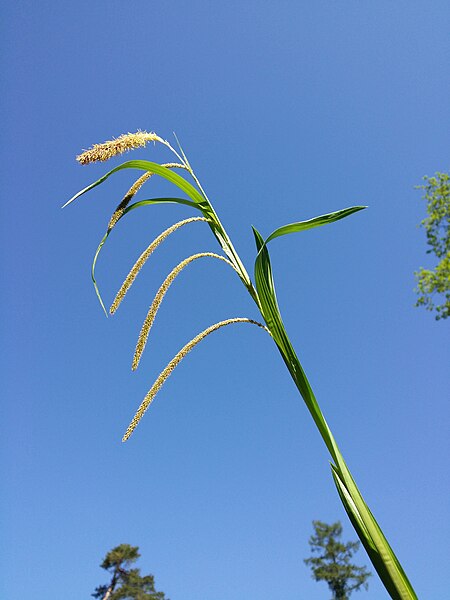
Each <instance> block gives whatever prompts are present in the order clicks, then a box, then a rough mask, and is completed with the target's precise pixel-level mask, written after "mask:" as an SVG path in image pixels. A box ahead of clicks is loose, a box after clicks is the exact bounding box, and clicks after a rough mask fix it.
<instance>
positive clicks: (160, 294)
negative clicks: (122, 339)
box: [131, 252, 234, 371]
mask: <svg viewBox="0 0 450 600" xmlns="http://www.w3.org/2000/svg"><path fill="white" fill-rule="evenodd" d="M204 257H211V258H218V259H219V260H223V262H226V263H227V264H228V265H230V267H232V268H233V269H234V266H233V264H232V263H231V262H230V261H229V260H227V259H226V258H224V257H223V256H220V254H215V253H214V252H200V253H198V254H193V255H192V256H189V257H188V258H185V259H184V260H183V261H181V262H180V264H179V265H177V266H176V267H175V268H174V269H172V271H171V272H170V273H169V275H168V276H167V277H166V279H165V280H164V282H163V284H162V285H161V287H160V288H159V290H158V291H157V292H156V296H155V298H154V299H153V302H152V304H151V306H150V308H149V310H148V313H147V316H146V317H145V321H144V323H143V325H142V329H141V332H140V334H139V338H138V341H137V344H136V350H135V351H134V356H133V364H132V366H131V368H132V370H133V371H135V370H136V369H137V368H138V365H139V361H140V360H141V356H142V353H143V352H144V349H145V346H146V344H147V340H148V336H149V333H150V329H151V327H152V325H153V322H154V320H155V317H156V313H157V312H158V309H159V307H160V305H161V302H162V301H163V298H164V296H165V295H166V293H167V291H168V289H169V287H170V286H171V285H172V283H173V282H174V280H175V278H176V277H177V275H179V274H180V273H181V271H182V270H183V269H184V268H185V267H187V265H188V264H189V263H191V262H193V261H194V260H197V259H198V258H204Z"/></svg>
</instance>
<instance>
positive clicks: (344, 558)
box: [304, 521, 371, 600]
mask: <svg viewBox="0 0 450 600" xmlns="http://www.w3.org/2000/svg"><path fill="white" fill-rule="evenodd" d="M313 527H314V531H315V533H314V535H312V536H311V537H310V538H309V545H310V546H311V551H312V553H313V554H315V553H316V554H317V556H312V557H311V558H307V559H305V561H304V562H305V563H306V564H307V565H310V566H311V570H312V577H313V579H315V580H316V581H326V582H327V583H328V587H329V588H330V590H331V591H332V592H333V600H348V598H349V597H350V594H351V593H352V592H353V591H357V590H359V589H360V588H361V587H364V588H365V589H366V590H367V588H368V583H367V580H368V578H369V577H370V576H371V573H370V572H369V571H367V569H366V567H357V566H356V565H353V564H352V563H351V562H350V560H351V558H352V556H353V554H354V553H355V552H356V551H357V550H358V548H359V542H347V544H343V543H342V542H341V541H340V537H341V535H342V525H341V524H340V522H339V521H338V522H337V523H333V524H332V525H327V524H326V523H322V522H321V521H313Z"/></svg>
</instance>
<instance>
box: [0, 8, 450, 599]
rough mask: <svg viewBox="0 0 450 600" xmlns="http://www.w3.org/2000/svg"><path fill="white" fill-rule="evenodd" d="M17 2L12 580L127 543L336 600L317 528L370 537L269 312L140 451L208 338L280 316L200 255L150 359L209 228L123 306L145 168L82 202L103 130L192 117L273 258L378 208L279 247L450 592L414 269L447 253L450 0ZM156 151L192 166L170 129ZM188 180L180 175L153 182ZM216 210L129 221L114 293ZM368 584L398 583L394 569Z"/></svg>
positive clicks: (299, 328)
mask: <svg viewBox="0 0 450 600" xmlns="http://www.w3.org/2000/svg"><path fill="white" fill-rule="evenodd" d="M2 17H3V18H2V46H3V48H2V75H3V90H4V91H3V94H2V98H1V100H0V102H1V109H2V114H3V115H4V118H3V135H2V139H3V144H2V149H1V153H2V165H3V167H2V171H3V173H2V181H3V192H4V199H3V202H2V207H1V211H2V218H1V221H0V222H1V243H2V264H3V268H2V271H3V281H4V285H3V293H2V296H1V299H0V302H1V305H2V306H1V308H2V310H1V314H2V317H1V327H2V338H3V339H4V340H5V341H4V344H2V347H3V350H2V361H1V369H2V381H3V392H4V393H3V394H2V395H3V407H4V408H3V416H2V435H1V461H2V478H3V491H2V494H1V498H0V503H1V519H2V522H1V528H2V538H3V540H4V543H3V544H2V548H3V549H2V550H1V554H2V556H1V565H2V567H1V568H2V570H4V573H3V575H2V581H3V583H2V586H3V590H2V594H1V595H2V597H3V598H5V599H8V600H19V599H22V598H24V597H25V596H28V595H29V593H30V589H32V596H33V600H44V599H45V600H49V599H53V598H55V599H56V598H60V597H61V596H62V595H64V598H65V599H66V600H79V599H80V598H89V597H90V594H91V592H92V591H93V589H94V588H95V586H96V585H99V584H100V583H102V582H103V581H105V578H104V576H103V572H102V571H101V570H100V569H99V567H98V564H99V563H100V562H101V559H102V557H103V556H104V554H105V553H106V552H107V550H109V549H110V548H111V547H112V546H114V545H117V544H119V543H130V544H132V545H139V547H140V549H141V553H142V559H141V561H140V564H141V567H142V570H143V571H144V572H152V573H153V574H154V575H155V577H156V586H157V589H161V590H163V591H164V592H165V593H166V594H167V596H168V597H170V598H171V600H200V599H205V600H240V599H241V598H247V599H249V600H252V599H255V600H256V599H258V600H259V599H261V598H263V599H264V598H273V597H277V598H283V599H284V600H291V599H292V600H294V599H295V600H315V599H316V598H317V599H320V598H325V597H327V594H328V590H327V589H326V586H325V584H318V583H315V582H314V581H313V580H312V579H311V577H310V574H309V571H308V569H307V567H306V566H305V565H304V564H303V558H305V557H306V556H307V555H308V544H307V540H308V537H309V535H310V533H311V529H312V528H311V521H312V520H313V519H320V520H324V521H329V522H331V521H335V520H338V519H340V520H341V521H342V523H343V525H344V535H345V537H346V538H354V537H355V536H354V534H353V531H352V528H351V526H350V524H349V523H348V521H347V519H346V516H345V514H344V512H343V509H342V508H341V505H340V502H339V499H338V497H337V494H336V492H335V489H334V486H333V483H332V480H331V476H330V473H329V465H328V456H327V453H326V450H325V448H324V446H323V444H322V442H321V440H320V438H319V435H318V433H317V431H316V430H315V428H314V426H313V423H312V421H311V419H310V417H309V415H308V413H307V411H306V409H305V407H304V405H303V402H302V400H301V398H300V397H299V396H298V393H297V392H296V389H295V388H294V385H293V384H292V381H291V380H290V377H289V375H288V373H287V371H286V369H285V367H284V364H283V363H282V361H281V359H280V357H279V355H278V352H277V351H276V349H275V347H274V346H273V344H272V343H271V342H270V339H268V338H266V337H265V336H264V335H263V334H262V332H260V331H257V330H256V328H251V327H247V326H235V327H234V328H233V327H229V328H226V329H224V330H222V331H220V332H218V333H216V334H215V335H213V336H210V337H209V338H208V339H207V340H206V341H205V342H203V343H202V344H201V345H200V346H198V347H197V348H196V349H195V350H194V351H193V352H192V353H191V354H190V356H189V357H188V358H187V359H186V360H185V361H184V362H183V364H182V365H181V366H180V367H179V368H178V369H177V371H176V373H174V374H173V376H172V377H171V379H170V380H169V382H168V383H167V384H166V386H165V388H164V389H163V390H162V391H161V393H160V395H159V396H158V397H157V399H156V401H155V402H154V404H153V406H152V407H151V409H150V410H149V411H148V413H147V414H146V415H145V418H144V420H143V421H142V423H141V424H140V426H139V428H138V430H137V431H136V433H135V435H134V436H133V438H132V439H131V440H130V441H129V442H128V443H127V444H122V443H121V441H120V440H121V436H122V434H123V432H124V430H125V428H126V426H127V425H128V422H129V420H130V418H131V416H132V414H133V412H134V410H135V408H136V407H137V405H138V404H139V403H140V401H141V400H142V398H143V396H144V395H145V393H146V391H147V390H148V388H149V387H150V385H151V384H152V382H153V380H154V379H155V377H156V376H157V374H158V373H159V372H160V370H161V369H162V368H163V367H164V366H165V364H166V363H167V362H168V361H169V360H170V358H172V356H173V355H174V354H175V353H176V352H177V351H178V350H179V349H180V348H181V346H182V345H183V344H184V343H186V342H187V341H188V340H189V339H191V338H192V337H193V336H194V335H196V334H197V333H198V332H199V331H201V330H202V329H204V328H205V327H207V326H209V325H210V324H212V323H214V322H216V321H220V320H222V319H225V318H229V317H233V316H248V317H253V318H256V317H257V314H256V312H255V308H254V305H253V304H252V302H251V300H250V298H249V296H248V295H247V293H246V291H245V289H244V288H243V287H242V285H241V284H240V282H239V281H238V280H237V278H236V277H234V276H233V273H232V272H231V271H230V270H228V269H227V267H226V266H225V265H222V264H218V263H217V264H216V262H214V261H211V262H208V261H203V262H202V261H197V263H195V264H193V265H192V266H191V267H189V268H188V269H187V270H186V271H185V272H184V273H183V274H182V276H181V277H180V278H179V280H177V282H176V283H175V284H174V286H173V288H172V289H171V290H170V292H169V293H168V295H167V297H166V299H165V301H164V304H163V305H162V308H161V310H160V312H159V314H158V317H157V321H156V323H155V327H154V330H153V332H152V337H151V340H150V342H149V344H148V346H147V350H146V352H145V354H144V357H143V360H142V363H141V366H140V368H139V370H138V371H137V372H136V373H132V372H131V371H130V364H131V356H132V352H133V349H134V345H135V341H136V336H137V334H138V332H139V329H140V326H141V323H142V320H143V318H144V316H145V313H146V310H147V307H148V305H149V303H150V301H151V299H152V297H153V294H154V293H155V291H156V289H157V288H158V286H159V284H160V283H161V281H162V279H163V278H164V277H165V275H166V274H167V273H168V272H169V271H170V270H171V269H172V267H173V266H174V265H176V264H177V263H178V262H179V261H180V260H182V259H183V258H185V257H186V256H189V255H190V254H192V253H193V252H201V251H217V250H218V247H217V244H216V241H215V239H214V238H213V237H212V236H211V234H210V232H209V230H208V229H207V228H206V227H204V226H203V225H201V224H194V225H192V226H191V227H190V228H184V230H182V231H179V232H177V233H176V234H175V235H174V236H173V237H172V239H170V240H168V241H167V242H166V243H165V245H164V247H161V248H160V249H159V250H158V252H157V254H156V253H155V255H154V256H153V257H152V258H151V261H150V262H149V263H148V265H147V266H146V268H145V270H144V271H143V272H142V273H141V275H140V277H139V279H138V280H137V281H136V283H135V285H134V286H133V288H132V290H131V291H130V293H129V296H128V297H127V299H126V301H125V302H124V304H123V306H122V307H121V308H120V310H119V312H118V313H117V315H116V316H115V317H114V318H110V319H105V317H104V316H103V314H102V312H101V309H100V307H99V305H98V302H97V300H96V297H95V294H94V291H93V289H92V285H91V281H90V274H89V269H90V263H91V259H92V255H93V252H94V250H95V248H96V246H97V243H98V241H99V239H100V238H101V236H102V234H103V232H104V229H105V225H106V223H107V221H108V219H109V216H110V214H111V212H112V210H113V209H114V207H115V205H116V204H117V202H118V200H120V198H121V196H122V195H123V193H124V192H125V191H126V190H127V189H128V187H129V185H130V184H131V182H132V181H133V177H134V175H132V174H130V173H120V174H117V175H116V176H115V178H114V179H112V178H111V179H110V180H109V181H108V182H107V183H106V184H105V185H104V186H102V187H100V188H97V189H96V190H94V191H93V192H91V193H90V194H89V195H88V196H85V197H83V198H82V199H80V200H79V201H78V202H77V203H76V204H74V205H72V206H70V207H68V208H67V209H65V210H63V211H62V210H60V206H61V205H62V204H63V203H64V202H65V201H66V200H67V199H68V198H69V197H70V196H71V195H72V194H73V193H75V192H76V191H77V190H78V189H80V188H82V187H84V186H85V185H87V184H88V183H90V182H91V181H93V180H95V179H97V178H98V177H99V176H100V175H101V174H103V173H104V172H105V171H106V170H108V168H109V167H110V165H105V164H103V165H91V166H87V167H81V166H79V165H78V164H77V163H76V162H75V160H74V157H75V155H76V154H78V153H79V152H80V150H81V149H83V148H87V147H89V146H90V145H92V144H93V143H95V142H101V141H104V140H107V139H110V138H111V137H113V136H118V135H120V134H121V133H123V132H127V131H135V130H137V129H139V128H141V129H147V130H155V131H157V132H158V133H159V134H160V135H161V136H163V137H167V138H170V136H171V135H172V131H176V133H177V135H178V136H179V138H180V140H181V142H182V144H183V147H184V148H185V150H186V151H187V153H188V156H189V158H190V160H191V163H192V164H193V166H194V168H195V169H196V171H197V174H198V175H199V177H200V179H201V181H202V183H203V185H204V187H205V188H206V190H207V192H208V194H209V196H210V198H211V200H212V202H213V204H214V206H215V208H216V210H217V212H218V213H219V215H220V218H221V220H222V222H223V223H224V224H225V227H226V228H227V230H228V232H229V234H230V236H231V237H232V239H233V242H234V245H235V246H236V248H237V249H238V251H239V253H240V255H241V257H242V259H243V260H244V262H245V264H246V265H247V268H248V270H249V271H252V269H253V260H254V255H255V250H254V242H253V236H252V233H251V227H250V226H251V225H252V224H253V225H255V226H256V227H257V228H258V229H259V230H260V231H261V232H262V233H263V234H268V233H270V232H271V231H272V230H273V229H274V228H275V227H277V226H280V225H283V224H285V223H288V222H292V221H295V220H300V219H306V218H310V217H313V216H315V215H317V214H322V213H324V212H330V211H333V210H337V209H340V208H344V207H346V206H351V205H354V204H367V205H369V209H368V210H366V211H363V212H360V213H358V214H356V215H354V216H352V217H350V218H349V219H346V220H344V221H341V222H339V223H336V224H334V225H330V226H328V227H324V228H321V229H315V230H312V231H308V232H305V233H303V234H297V235H295V236H294V235H293V236H288V237H284V238H280V239H278V240H275V241H274V242H273V243H272V245H271V248H270V250H271V256H272V260H273V267H274V274H275V279H276V284H277V291H278V296H279V302H280V307H281V311H282V314H283V317H284V320H285V323H286V327H287V330H288V332H289V334H290V336H291V339H292V341H293V343H294V346H295V348H296V350H297V353H298V355H299V357H300V359H301V360H302V363H303V365H304V368H305V370H306V372H307V374H308V376H309V378H310V381H311V383H312V386H313V388H314V390H315V392H316V396H317V398H318V400H319V402H320V404H321V406H322V408H323V410H324V412H325V415H326V417H327V420H328V421H329V423H330V425H331V428H332V430H333V432H334V433H335V436H336V438H337V440H338V442H339V444H340V446H341V449H342V451H343V453H344V456H345V457H346V460H347V462H348V464H349V466H350V468H351V470H352V472H353V474H354V476H355V478H356V480H357V482H358V484H359V486H360V488H361V490H362V492H363V494H364V496H365V498H366V500H367V501H368V503H369V505H370V507H371V509H372V510H373V512H374V513H375V516H376V517H377V518H378V520H379V522H380V524H381V525H382V527H383V529H384V531H385V533H386V535H387V537H388V539H389V541H390V542H391V544H392V546H393V547H394V549H395V550H396V552H397V554H398V556H399V558H400V560H401V562H402V564H403V566H404V568H405V570H406V571H407V573H408V575H409V577H410V579H411V581H412V583H413V584H414V586H415V588H416V591H417V593H418V596H419V597H420V598H427V599H430V600H441V599H442V598H444V597H445V596H446V594H447V593H448V584H447V581H446V578H445V576H444V573H445V572H446V569H447V566H448V559H449V548H448V538H449V536H450V529H449V518H448V497H449V487H450V485H449V483H450V482H449V470H448V454H449V445H448V431H449V417H450V414H449V409H448V396H449V394H448V375H447V372H448V362H449V355H448V323H446V322H435V321H434V318H433V316H432V315H430V314H428V313H427V312H425V311H423V310H420V309H416V308H414V302H415V296H414V292H413V289H414V286H415V283H414V277H413V272H414V271H415V270H416V269H417V268H418V267H420V266H427V265H431V264H432V260H431V258H430V257H429V256H427V255H426V254H425V250H426V245H425V236H424V232H423V231H421V230H420V229H418V227H417V224H418V223H419V222H420V220H421V219H422V218H423V216H424V208H425V207H424V203H423V202H422V201H421V200H420V192H418V191H416V190H414V186H415V185H417V184H419V183H420V181H421V177H422V176H423V175H425V174H428V175H431V174H432V173H434V172H435V171H437V170H441V171H445V170H448V167H449V163H448V147H449V136H448V118H449V112H450V111H449V103H448V98H449V92H450V89H449V88H450V86H449V72H448V56H449V50H450V39H449V36H448V32H449V28H450V7H449V4H448V2H444V1H439V0H435V1H433V2H431V3H430V2H419V1H414V0H413V1H408V2H406V1H398V2H388V1H384V0H380V1H378V2H376V3H369V2H360V1H346V2H331V1H322V0H319V1H316V2H304V1H300V2H288V1H283V0H281V1H280V0H278V1H277V2H274V1H270V2H269V1H260V2H254V1H249V2H246V3H241V2H235V1H231V2H227V3H216V2H205V1H195V0H193V1H191V2H178V1H177V0H175V1H173V2H170V3H163V4H161V3H158V4H156V3H150V2H144V1H141V0H140V1H139V0H138V1H133V2H127V3H124V2H117V1H115V0H113V1H110V2H104V1H99V2H86V1H84V0H80V1H79V2H77V3H56V2H45V1H42V2H38V3H36V2H29V1H28V2H26V1H20V0H19V1H18V2H15V3H9V4H7V5H5V6H4V7H3V8H2ZM135 156H136V157H145V158H148V159H149V160H155V161H157V162H165V161H167V160H169V159H170V156H169V155H168V153H167V152H165V151H164V149H162V148H161V147H159V148H158V147H157V148H154V147H153V146H150V147H148V148H147V149H146V150H142V151H141V150H139V151H136V152H135V153H133V157H135ZM129 157H131V155H130V156H129ZM129 157H127V158H129ZM119 162H120V159H115V160H113V161H111V166H112V165H116V164H118V163H119ZM172 193H173V190H171V188H170V187H169V186H168V185H167V184H165V183H163V182H160V181H157V180H156V178H154V180H153V181H151V182H149V183H148V184H147V187H146V190H145V192H144V191H143V190H142V191H141V192H140V198H144V197H149V196H151V195H154V196H161V195H170V194H172ZM191 214H192V213H191V211H190V210H189V209H188V208H181V207H178V206H169V207H152V208H147V209H141V210H140V211H135V212H134V213H132V214H130V216H129V217H128V218H127V220H124V221H122V222H121V223H120V225H119V226H118V227H117V229H116V230H115V231H114V232H113V234H112V235H111V237H110V238H109V240H108V245H107V246H106V247H105V249H104V252H103V254H102V255H101V258H100V261H99V265H98V271H97V274H98V280H99V283H100V286H101V289H102V291H103V293H104V295H105V298H106V299H107V300H111V299H112V298H113V297H114V294H115V292H116V291H117V289H118V286H120V284H121V282H122V280H123V278H124V277H125V275H126V274H127V272H128V269H129V268H130V266H131V265H132V264H133V262H134V260H135V258H136V257H137V256H138V255H139V253H140V252H141V251H142V250H143V248H145V246H146V245H147V244H148V243H149V241H151V240H152V239H153V238H154V237H155V236H156V235H157V234H159V233H160V232H161V231H162V230H163V229H164V228H165V227H167V226H169V225H170V224H172V223H174V222H175V221H177V220H180V219H182V218H185V217H188V216H191ZM358 560H359V562H361V563H366V564H369V563H368V560H367V559H366V557H365V556H364V553H363V552H360V553H359V555H358ZM363 596H364V597H366V598H368V599H372V600H376V599H380V600H381V599H383V598H386V596H387V595H386V593H385V591H384V588H383V587H382V586H381V585H380V584H379V583H378V581H377V578H376V577H373V578H372V581H371V585H370V589H369V592H368V593H364V594H361V598H362V597H363Z"/></svg>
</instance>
